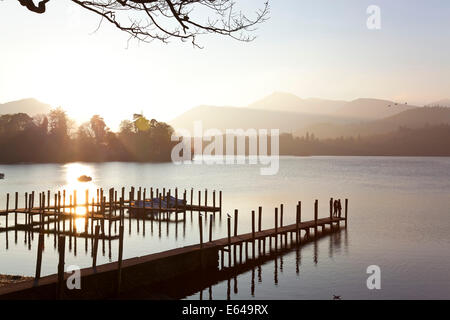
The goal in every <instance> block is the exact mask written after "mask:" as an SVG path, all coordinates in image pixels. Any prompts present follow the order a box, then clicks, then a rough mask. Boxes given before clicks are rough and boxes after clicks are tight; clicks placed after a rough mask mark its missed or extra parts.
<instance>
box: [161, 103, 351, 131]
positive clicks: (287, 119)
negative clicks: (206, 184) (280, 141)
mask: <svg viewBox="0 0 450 320" xmlns="http://www.w3.org/2000/svg"><path fill="white" fill-rule="evenodd" d="M198 120H201V121H202V125H203V129H205V130H206V129H209V128H217V129H219V130H225V129H239V128H242V129H249V128H254V129H280V130H281V132H293V131H296V130H297V129H298V128H302V127H307V126H310V125H312V124H315V123H320V122H332V123H338V124H345V123H351V122H353V121H356V120H355V119H354V118H345V117H338V116H335V115H321V114H309V113H298V112H280V111H273V110H259V109H251V108H241V107H215V106H199V107H195V108H192V109H190V110H188V111H186V112H185V113H183V114H182V115H181V116H179V117H177V118H175V119H174V120H172V121H170V122H169V124H170V125H171V126H173V127H174V128H176V129H177V128H183V129H188V130H191V131H192V130H193V125H194V122H195V121H198Z"/></svg>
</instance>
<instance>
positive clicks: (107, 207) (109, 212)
mask: <svg viewBox="0 0 450 320" xmlns="http://www.w3.org/2000/svg"><path fill="white" fill-rule="evenodd" d="M136 191H137V193H136ZM156 194H157V195H158V199H159V200H160V201H159V210H158V212H157V213H158V215H159V217H160V216H161V213H162V212H164V211H167V210H169V209H175V213H177V212H178V209H182V211H184V212H185V211H186V206H184V207H183V208H178V201H175V208H162V207H161V200H166V199H170V197H171V190H170V189H169V190H168V192H167V193H166V190H165V188H163V189H162V193H161V192H160V190H159V189H158V188H156ZM186 194H187V191H186V190H184V193H183V200H184V201H183V202H184V203H186V204H187V201H186ZM35 195H36V193H35V192H31V193H25V207H24V208H19V206H18V203H19V195H18V193H17V192H16V193H15V206H14V209H11V208H10V206H9V205H10V195H9V194H7V196H6V210H5V211H3V212H0V213H3V214H4V215H6V231H8V215H9V213H14V214H15V227H16V226H17V225H18V224H17V221H18V219H17V214H18V213H24V214H25V225H27V224H29V225H30V226H32V227H33V226H36V227H38V228H39V230H36V231H37V232H39V238H38V246H37V259H36V270H35V283H36V285H37V284H38V283H39V279H40V278H41V265H42V253H43V249H44V232H43V231H44V229H45V228H46V227H47V229H49V226H50V224H51V223H52V222H54V224H55V227H54V231H55V232H56V233H59V232H60V222H61V220H62V222H63V231H65V220H66V219H69V231H70V232H73V233H74V234H75V236H76V234H77V230H76V224H75V221H73V220H74V219H75V218H76V217H78V215H77V213H76V208H77V207H85V208H86V214H84V215H83V216H84V218H85V221H86V223H85V233H86V235H87V234H88V220H89V219H90V220H91V234H92V235H93V250H92V266H93V268H94V269H95V268H96V264H97V251H98V241H99V237H100V228H101V230H102V233H103V236H105V228H104V220H109V222H110V223H109V235H110V236H111V221H112V219H113V218H118V219H114V221H120V227H119V255H118V256H119V259H118V263H119V264H118V265H119V270H118V280H117V288H118V289H117V292H119V290H120V273H121V271H120V270H121V264H122V256H123V229H124V226H123V225H124V210H125V209H126V208H130V207H131V203H132V202H133V201H135V199H136V200H138V201H141V199H146V188H141V187H140V188H139V189H137V190H136V188H134V187H131V190H130V192H129V194H128V195H129V200H128V201H126V200H125V198H124V195H125V188H122V190H121V195H122V196H121V197H120V198H119V199H118V194H117V191H115V190H114V189H113V188H111V189H109V201H107V198H106V196H104V192H103V189H97V201H95V198H92V202H89V190H86V201H85V203H84V204H81V205H78V203H77V191H76V190H74V192H73V194H70V195H69V199H70V201H69V203H68V204H66V190H63V191H62V192H61V191H58V192H57V193H55V195H54V202H53V205H51V202H50V199H51V193H50V191H48V192H47V194H46V193H45V192H40V193H39V203H38V206H35ZM149 195H150V196H151V198H152V199H153V198H154V197H153V195H154V191H153V188H151V189H150V192H149ZM193 195H194V190H193V189H191V199H190V200H191V205H190V209H191V211H192V210H193V209H194V210H195V209H197V210H199V211H203V210H204V211H208V210H210V209H211V208H210V207H208V190H207V189H205V193H204V200H205V205H204V206H202V203H201V196H202V194H201V191H198V206H197V207H195V206H194V204H193V203H194V199H193V198H194V197H193ZM175 198H176V199H178V188H175ZM212 200H213V201H212V202H213V206H212V209H213V212H214V213H215V212H216V211H220V212H221V208H222V191H219V205H220V206H219V207H218V208H216V191H215V190H214V191H213V193H212ZM126 204H128V206H127V205H126ZM91 207H92V210H91V212H90V213H89V208H91ZM66 209H69V210H68V211H69V212H67V211H66ZM117 209H118V210H119V212H120V215H119V217H117V215H116V210H117ZM157 209H158V208H157ZM216 209H218V210H216ZM35 215H38V216H39V222H38V223H36V224H34V219H33V217H34V216H35ZM51 216H54V217H55V219H54V221H50V217H51ZM46 217H47V222H46V221H45V218H46ZM177 217H178V216H177ZM94 220H97V225H96V226H95V232H94ZM99 221H100V222H101V223H100V224H99ZM130 221H131V218H130ZM56 233H55V234H56ZM55 241H56V238H55ZM65 243H66V237H65V236H64V235H59V236H58V254H59V264H58V283H59V284H58V292H57V297H61V296H62V292H63V290H62V286H63V279H64V260H65ZM55 245H56V242H55Z"/></svg>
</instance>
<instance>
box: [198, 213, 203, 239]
mask: <svg viewBox="0 0 450 320" xmlns="http://www.w3.org/2000/svg"><path fill="white" fill-rule="evenodd" d="M198 224H199V225H198V226H199V231H200V248H203V223H202V214H201V213H200V214H199V215H198Z"/></svg>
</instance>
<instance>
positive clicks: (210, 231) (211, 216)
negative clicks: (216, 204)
mask: <svg viewBox="0 0 450 320" xmlns="http://www.w3.org/2000/svg"><path fill="white" fill-rule="evenodd" d="M212 229H213V215H212V214H211V215H210V216H209V242H211V241H212Z"/></svg>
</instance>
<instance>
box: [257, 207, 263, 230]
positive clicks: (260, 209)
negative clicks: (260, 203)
mask: <svg viewBox="0 0 450 320" xmlns="http://www.w3.org/2000/svg"><path fill="white" fill-rule="evenodd" d="M261 230H262V207H258V231H261Z"/></svg>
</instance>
